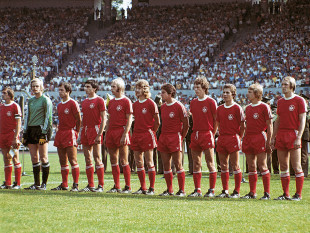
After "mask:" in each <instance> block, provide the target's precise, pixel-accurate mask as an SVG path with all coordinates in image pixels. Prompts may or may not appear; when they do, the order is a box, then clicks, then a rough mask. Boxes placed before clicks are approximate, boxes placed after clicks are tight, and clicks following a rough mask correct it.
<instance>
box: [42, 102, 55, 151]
mask: <svg viewBox="0 0 310 233" xmlns="http://www.w3.org/2000/svg"><path fill="white" fill-rule="evenodd" d="M52 113H53V104H52V101H51V100H50V99H47V98H46V99H45V114H44V115H45V118H44V125H43V128H42V134H41V136H40V139H39V144H40V145H43V144H45V143H46V142H47V131H48V129H51V128H52Z"/></svg>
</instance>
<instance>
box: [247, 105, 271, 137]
mask: <svg viewBox="0 0 310 233" xmlns="http://www.w3.org/2000/svg"><path fill="white" fill-rule="evenodd" d="M245 117H246V129H245V134H259V133H261V132H262V131H265V130H266V129H267V124H266V121H267V120H270V119H272V117H273V116H272V113H271V110H270V107H269V105H268V104H265V103H263V102H259V103H257V104H250V105H248V106H247V107H246V109H245Z"/></svg>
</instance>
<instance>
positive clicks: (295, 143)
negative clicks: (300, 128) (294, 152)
mask: <svg viewBox="0 0 310 233" xmlns="http://www.w3.org/2000/svg"><path fill="white" fill-rule="evenodd" d="M298 148H301V139H300V138H296V140H295V141H294V149H298Z"/></svg>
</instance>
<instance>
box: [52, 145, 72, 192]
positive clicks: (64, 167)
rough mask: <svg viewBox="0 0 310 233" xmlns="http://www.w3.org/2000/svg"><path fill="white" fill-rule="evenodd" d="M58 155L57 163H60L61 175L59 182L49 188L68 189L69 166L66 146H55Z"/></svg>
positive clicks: (54, 189)
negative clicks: (54, 186)
mask: <svg viewBox="0 0 310 233" xmlns="http://www.w3.org/2000/svg"><path fill="white" fill-rule="evenodd" d="M57 152H58V157H59V163H60V172H61V177H62V182H61V184H60V185H59V186H58V187H56V188H53V189H51V190H53V191H56V190H68V189H69V187H68V176H69V166H68V157H67V150H66V148H60V147H58V148H57Z"/></svg>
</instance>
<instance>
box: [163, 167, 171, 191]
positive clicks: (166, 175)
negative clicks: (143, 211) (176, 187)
mask: <svg viewBox="0 0 310 233" xmlns="http://www.w3.org/2000/svg"><path fill="white" fill-rule="evenodd" d="M164 176H165V180H166V184H167V189H168V192H169V193H173V188H172V180H173V174H172V170H171V169H170V170H169V171H164Z"/></svg>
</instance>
